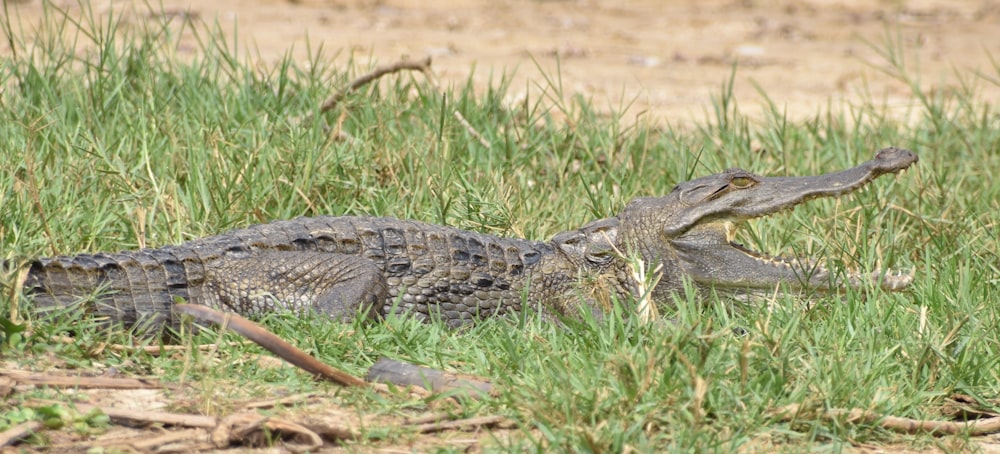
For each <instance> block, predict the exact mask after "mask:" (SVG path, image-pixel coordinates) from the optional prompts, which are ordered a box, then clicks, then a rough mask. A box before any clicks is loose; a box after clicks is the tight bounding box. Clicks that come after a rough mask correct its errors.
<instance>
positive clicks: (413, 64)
mask: <svg viewBox="0 0 1000 454" xmlns="http://www.w3.org/2000/svg"><path fill="white" fill-rule="evenodd" d="M430 69H431V57H427V58H425V59H423V60H420V61H412V60H403V61H400V62H396V63H394V64H391V65H387V66H379V67H378V68H375V70H374V71H372V72H370V73H368V74H365V75H363V76H361V77H358V78H357V79H354V81H353V82H351V83H350V84H349V85H348V86H347V88H344V89H342V90H340V91H338V92H336V93H334V94H333V96H331V97H330V99H327V100H326V102H325V103H323V105H322V106H321V107H320V108H319V112H320V113H326V112H328V111H330V110H332V109H333V108H335V107H337V105H338V104H340V101H342V100H343V99H344V96H347V94H348V93H350V92H352V91H354V90H357V89H358V88H361V87H362V86H364V85H366V84H368V83H370V82H371V81H373V80H375V79H378V78H380V77H382V76H384V75H386V74H392V73H396V72H399V71H404V70H409V71H420V72H422V73H424V74H426V73H427V72H428V71H430Z"/></svg>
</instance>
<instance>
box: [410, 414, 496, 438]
mask: <svg viewBox="0 0 1000 454" xmlns="http://www.w3.org/2000/svg"><path fill="white" fill-rule="evenodd" d="M506 421H508V419H507V417H506V416H478V417H475V418H468V419H459V420H456V421H446V422H434V423H430V424H421V425H419V426H417V427H416V430H417V432H419V433H422V434H426V433H431V432H441V431H443V430H450V429H465V428H471V427H487V426H493V425H496V424H500V423H503V422H506Z"/></svg>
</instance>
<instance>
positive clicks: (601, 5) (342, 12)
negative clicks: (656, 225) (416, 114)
mask: <svg viewBox="0 0 1000 454" xmlns="http://www.w3.org/2000/svg"><path fill="white" fill-rule="evenodd" d="M52 3H53V4H55V5H56V6H59V7H62V8H66V9H68V10H70V11H76V10H78V9H79V7H78V6H77V1H76V0H55V1H53V2H52ZM91 5H92V7H93V10H94V11H96V12H97V13H98V14H101V15H104V14H107V13H108V12H109V11H111V10H112V9H114V10H118V11H121V10H130V8H136V9H133V10H132V13H131V14H132V15H133V16H134V17H136V18H140V19H141V18H142V17H150V16H151V15H150V14H149V12H148V9H146V7H145V6H144V5H145V3H144V2H134V1H115V2H107V1H105V2H92V3H91ZM8 7H10V8H11V16H12V17H13V18H14V19H15V20H14V22H20V23H21V24H23V25H24V27H25V29H24V31H23V33H31V29H32V27H33V24H34V23H36V21H37V19H38V17H39V15H40V13H41V10H42V6H41V2H40V1H38V0H22V1H20V2H10V3H9V4H8ZM163 10H164V11H166V12H167V13H168V15H173V16H177V15H181V14H183V15H186V16H187V17H194V18H197V19H198V20H202V21H205V22H209V23H212V22H215V21H218V23H219V24H220V25H221V26H222V27H223V29H224V30H227V31H231V30H233V29H234V28H237V29H238V31H239V38H238V39H237V42H238V43H239V44H241V45H242V46H243V47H242V48H243V49H245V50H246V51H247V53H246V56H247V58H250V59H251V60H255V63H259V64H264V65H273V64H274V63H275V62H277V61H278V60H279V59H280V58H281V56H282V55H284V54H285V53H287V52H291V53H292V55H293V56H295V57H296V59H298V60H299V61H300V62H302V63H305V62H306V58H305V57H306V55H307V52H308V51H307V43H308V45H309V46H312V47H313V48H314V49H315V48H318V47H319V46H321V45H322V46H323V48H324V51H325V53H326V54H327V55H329V56H330V58H331V59H333V60H334V61H335V62H336V63H337V64H347V63H348V62H349V60H351V59H353V61H354V62H356V63H360V64H362V65H369V64H376V63H377V64H385V63H391V62H395V61H397V60H398V59H400V58H404V57H408V58H421V57H424V56H431V57H433V58H434V63H433V68H434V70H435V73H436V75H437V77H438V78H439V80H440V81H441V82H442V83H443V84H445V85H461V84H463V83H465V81H466V80H469V78H470V77H471V78H472V80H473V81H474V82H475V83H476V85H477V86H479V87H484V86H486V85H487V84H489V83H490V81H491V78H492V79H493V80H494V81H495V80H496V79H497V78H499V75H500V74H503V73H511V72H513V73H514V74H515V76H514V77H513V80H514V82H513V84H512V89H511V90H510V95H511V96H512V101H516V100H517V99H518V98H519V97H522V96H524V95H525V94H528V95H531V96H534V95H535V94H537V93H540V91H541V88H542V87H546V86H548V85H549V83H550V82H549V80H551V79H552V76H553V75H556V74H559V75H561V77H560V79H561V82H562V92H563V94H564V97H568V96H572V95H575V94H581V95H583V96H585V97H587V98H590V99H592V100H593V101H594V103H595V105H596V106H597V107H598V108H599V109H602V110H605V111H611V110H615V111H621V110H623V108H624V107H627V116H626V118H625V119H624V120H625V121H630V119H632V118H637V117H641V118H644V119H650V120H653V121H657V122H668V123H670V124H672V125H681V124H685V123H689V122H690V121H692V120H694V121H698V120H702V119H704V118H705V115H706V113H707V112H709V111H710V110H711V97H712V96H717V95H718V94H719V93H720V87H721V85H722V83H723V82H724V81H725V80H726V79H727V78H728V77H729V75H730V72H731V70H732V65H733V62H734V61H738V62H739V69H738V72H737V73H736V78H735V93H736V96H737V100H738V101H739V104H740V106H741V110H742V111H743V112H744V113H747V114H750V115H751V116H759V115H760V114H761V112H762V108H763V107H764V104H765V98H764V97H763V96H762V95H761V94H760V93H761V91H758V87H759V89H760V90H762V91H763V92H764V93H766V94H767V96H768V97H769V98H770V99H771V101H773V102H774V103H775V105H776V106H777V107H778V108H779V109H782V110H784V111H786V112H787V114H788V115H789V117H791V118H794V119H802V118H806V117H809V116H812V115H815V114H816V113H819V112H823V111H824V110H826V109H827V108H828V107H829V106H834V107H835V108H842V107H844V106H846V105H850V104H845V102H846V103H854V104H857V103H860V102H861V100H863V99H866V98H867V99H872V100H874V101H875V102H877V103H879V104H884V105H886V106H888V107H889V108H890V109H891V111H892V112H894V113H895V114H898V115H900V116H905V115H907V112H908V108H909V107H911V106H913V105H914V102H915V101H914V100H913V98H912V96H910V93H911V90H910V89H909V88H908V87H907V86H906V84H904V83H903V82H901V81H900V80H898V79H894V78H892V77H889V76H888V75H886V74H885V73H884V72H882V69H884V68H888V67H889V66H890V65H889V64H888V61H887V59H886V58H885V57H883V56H880V55H879V51H885V50H887V49H895V51H896V52H897V53H899V54H900V55H901V57H903V58H904V60H905V62H906V65H907V67H908V68H909V70H910V74H911V75H912V76H914V77H916V78H918V80H919V81H920V85H921V86H922V87H923V88H925V89H933V90H941V91H947V90H953V89H956V88H957V87H959V86H960V83H961V78H965V79H966V81H967V82H968V81H971V82H974V83H976V84H977V85H978V86H979V88H980V94H981V98H982V99H985V100H988V101H996V100H998V99H1000V67H998V66H997V65H994V64H993V63H991V61H990V56H991V55H994V56H1000V2H991V1H984V0H977V1H967V0H953V1H942V0H918V1H864V0H841V1H832V0H813V1H788V0H785V1H774V2H764V1H753V0H702V1H697V2H695V1H686V2H679V1H659V0H633V1H611V0H589V1H587V0H581V1H577V0H549V1H546V0H499V1H483V0H468V1H463V0H428V1H415V0H297V1H296V0H292V1H287V0H216V1H186V0H163ZM196 49H197V47H196V46H195V45H194V44H193V41H190V44H188V45H185V46H182V48H181V51H182V52H190V53H193V52H196ZM5 52H7V49H6V44H0V55H2V54H3V53H5ZM998 58H1000V57H998ZM956 74H957V76H960V77H957V76H956ZM977 74H983V75H985V76H987V78H986V79H983V78H980V77H978V76H976V75H977ZM990 81H992V82H990Z"/></svg>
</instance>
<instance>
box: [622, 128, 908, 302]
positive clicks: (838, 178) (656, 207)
mask: <svg viewBox="0 0 1000 454" xmlns="http://www.w3.org/2000/svg"><path fill="white" fill-rule="evenodd" d="M917 161H918V157H917V155H916V154H915V153H913V152H911V151H909V150H904V149H901V148H895V147H889V148H884V149H882V150H879V151H878V153H876V154H875V157H874V158H873V159H872V160H870V161H867V162H864V163H862V164H859V165H857V166H855V167H852V168H849V169H846V170H842V171H839V172H834V173H828V174H824V175H817V176H804V177H764V176H760V175H755V174H753V173H750V172H747V171H745V170H742V169H729V170H726V171H724V172H722V173H718V174H715V175H709V176H705V177H701V178H697V179H694V180H691V181H687V182H684V183H680V184H678V185H677V186H675V187H674V190H673V191H672V192H671V193H670V194H668V195H666V196H663V197H645V198H639V199H636V200H634V201H632V203H630V204H629V205H628V206H627V207H626V208H625V210H623V211H622V213H620V214H619V216H618V217H619V219H620V225H619V229H618V230H619V243H620V247H619V248H620V249H622V250H629V249H632V250H636V251H640V252H641V253H642V255H643V258H644V259H645V260H647V261H648V262H650V263H654V262H656V261H659V262H660V264H661V265H662V266H663V268H664V269H665V270H668V271H665V273H667V274H668V275H667V281H668V286H669V287H671V288H677V287H678V286H679V285H681V282H682V281H681V280H680V279H679V278H678V277H675V276H679V275H685V276H687V277H690V278H691V279H693V280H694V282H695V283H697V284H698V285H699V286H700V287H711V288H716V289H722V290H731V291H736V292H739V291H740V290H751V289H757V290H760V289H770V290H773V289H776V288H779V287H787V288H809V289H817V290H824V291H836V290H843V289H846V288H860V287H866V286H870V285H872V284H875V285H878V286H881V287H882V288H884V289H887V290H902V289H903V288H905V287H906V286H907V285H909V284H910V282H912V280H913V277H912V276H910V275H908V274H895V273H892V272H891V271H889V270H885V271H883V270H876V271H873V272H872V273H868V274H864V273H857V272H847V273H834V272H832V271H830V270H829V269H827V268H825V267H823V266H822V265H820V264H819V262H817V261H815V260H812V259H807V258H782V257H772V256H770V255H768V254H765V253H762V252H757V251H753V250H750V249H748V248H746V247H744V246H742V245H739V244H737V243H735V242H734V241H733V237H734V235H735V232H736V226H737V225H738V224H739V223H741V222H744V221H747V220H749V219H753V218H759V217H763V216H769V215H772V214H775V213H779V212H782V211H787V210H790V209H792V208H794V207H795V206H797V205H799V204H801V203H805V202H808V201H810V200H813V199H816V198H820V197H837V196H842V195H845V194H849V193H851V192H854V191H857V190H859V189H861V188H863V187H865V186H866V185H868V184H869V183H871V182H872V181H873V180H875V179H877V178H879V177H880V176H883V175H887V174H893V173H898V172H901V171H903V170H905V169H907V168H909V167H910V166H912V165H913V164H915V163H916V162H917ZM654 230H655V231H658V236H656V237H655V238H657V239H658V242H653V241H650V239H651V238H654V235H653V232H654Z"/></svg>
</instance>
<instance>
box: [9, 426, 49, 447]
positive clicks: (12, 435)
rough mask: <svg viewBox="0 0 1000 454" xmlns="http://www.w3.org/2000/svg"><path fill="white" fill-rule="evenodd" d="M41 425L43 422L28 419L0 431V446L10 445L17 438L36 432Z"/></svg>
mask: <svg viewBox="0 0 1000 454" xmlns="http://www.w3.org/2000/svg"><path fill="white" fill-rule="evenodd" d="M42 426H43V424H42V423H41V422H39V421H28V422H22V423H21V424H18V425H16V426H14V427H11V428H10V429H7V430H5V431H3V432H0V448H2V447H4V446H10V445H12V444H14V442H16V441H17V440H20V439H22V438H24V437H27V436H28V435H31V434H33V433H35V432H37V431H38V429H41V428H42Z"/></svg>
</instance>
